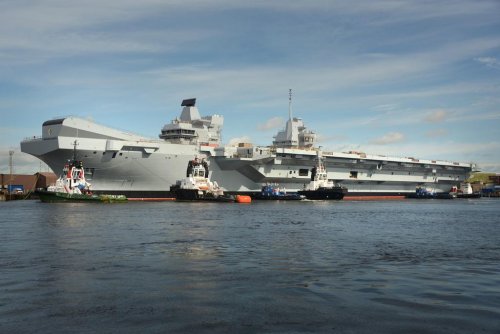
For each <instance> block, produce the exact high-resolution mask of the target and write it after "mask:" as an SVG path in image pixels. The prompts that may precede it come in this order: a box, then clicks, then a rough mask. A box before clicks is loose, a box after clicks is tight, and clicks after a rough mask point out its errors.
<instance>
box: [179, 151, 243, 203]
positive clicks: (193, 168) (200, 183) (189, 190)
mask: <svg viewBox="0 0 500 334" xmlns="http://www.w3.org/2000/svg"><path fill="white" fill-rule="evenodd" d="M208 172H209V170H208V163H207V162H206V161H205V159H202V160H201V161H200V160H199V159H198V158H197V157H195V159H194V160H191V161H189V163H188V167H187V170H186V177H185V178H184V179H182V180H178V181H177V182H176V184H175V185H172V186H171V187H170V191H171V192H173V193H175V196H176V198H177V200H180V201H213V202H235V201H236V202H240V200H243V201H244V200H248V199H247V198H243V197H248V196H237V197H234V196H232V195H226V194H224V191H223V190H222V188H220V187H219V185H218V184H217V182H215V181H214V182H212V181H210V179H209V177H208ZM240 197H241V198H240Z"/></svg>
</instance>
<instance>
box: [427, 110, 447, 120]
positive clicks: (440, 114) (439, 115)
mask: <svg viewBox="0 0 500 334" xmlns="http://www.w3.org/2000/svg"><path fill="white" fill-rule="evenodd" d="M447 116H448V112H447V111H446V110H443V109H437V110H432V111H430V112H428V113H427V115H425V117H424V121H426V122H429V123H438V122H442V121H444V120H445V119H446V117H447Z"/></svg>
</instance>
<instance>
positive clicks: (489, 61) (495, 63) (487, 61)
mask: <svg viewBox="0 0 500 334" xmlns="http://www.w3.org/2000/svg"><path fill="white" fill-rule="evenodd" d="M474 60H475V61H477V62H479V63H481V64H483V65H486V66H487V67H490V68H494V69H496V70H500V60H499V59H497V58H495V57H478V58H474Z"/></svg>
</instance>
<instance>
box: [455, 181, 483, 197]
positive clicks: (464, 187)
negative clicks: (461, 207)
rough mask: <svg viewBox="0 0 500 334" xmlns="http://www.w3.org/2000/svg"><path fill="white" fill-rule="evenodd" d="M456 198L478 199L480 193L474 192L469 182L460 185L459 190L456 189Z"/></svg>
mask: <svg viewBox="0 0 500 334" xmlns="http://www.w3.org/2000/svg"><path fill="white" fill-rule="evenodd" d="M456 193H457V198H480V197H481V193H480V192H474V190H473V189H472V185H471V184H470V183H469V182H463V183H460V188H459V189H456Z"/></svg>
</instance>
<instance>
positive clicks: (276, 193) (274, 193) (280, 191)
mask: <svg viewBox="0 0 500 334" xmlns="http://www.w3.org/2000/svg"><path fill="white" fill-rule="evenodd" d="M253 198H254V199H258V200H280V201H300V200H303V199H305V198H306V197H305V196H304V195H299V194H297V193H287V192H286V189H285V188H280V187H279V185H277V184H266V185H264V186H263V187H262V190H261V192H260V193H258V194H255V195H253Z"/></svg>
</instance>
